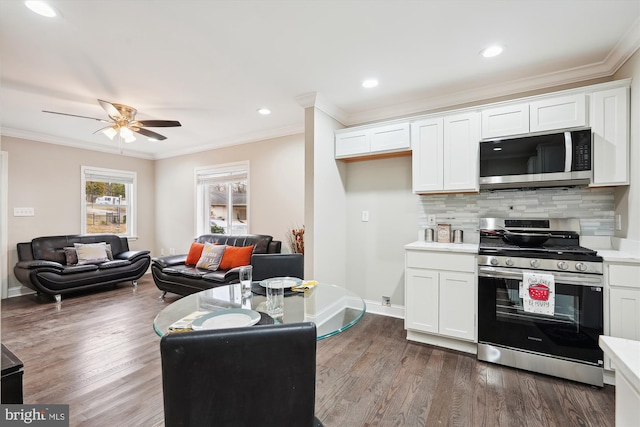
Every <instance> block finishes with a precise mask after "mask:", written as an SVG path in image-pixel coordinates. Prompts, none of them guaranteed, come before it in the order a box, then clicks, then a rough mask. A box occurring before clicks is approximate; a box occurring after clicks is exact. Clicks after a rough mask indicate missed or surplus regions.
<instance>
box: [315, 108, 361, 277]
mask: <svg viewBox="0 0 640 427" xmlns="http://www.w3.org/2000/svg"><path fill="white" fill-rule="evenodd" d="M342 127H344V126H343V125H342V124H340V123H339V122H338V121H336V120H335V119H333V118H332V117H330V116H329V115H327V114H326V113H324V112H323V111H322V110H320V109H318V108H315V107H312V108H307V109H306V111H305V133H306V134H307V140H306V143H305V144H306V147H305V148H306V162H307V164H308V165H310V167H309V170H307V171H306V177H305V180H306V188H307V190H309V189H311V191H312V193H311V194H309V193H307V194H305V196H306V197H307V201H306V207H305V209H306V212H305V221H307V224H305V226H306V227H307V228H308V229H309V240H308V241H307V242H308V246H309V247H310V249H309V251H308V252H307V251H305V258H307V256H309V255H310V256H311V257H312V260H310V261H306V263H305V269H306V270H305V276H306V278H313V279H315V280H318V281H321V282H323V283H331V284H334V285H338V286H344V287H347V288H350V287H351V284H350V283H348V281H347V278H346V271H347V247H346V239H347V230H346V212H347V208H346V194H345V179H346V177H345V165H344V164H342V162H336V160H335V154H334V143H333V141H334V131H335V130H336V129H340V128H342ZM310 135H312V137H311V136H310ZM310 198H311V199H310ZM305 234H306V232H305Z"/></svg>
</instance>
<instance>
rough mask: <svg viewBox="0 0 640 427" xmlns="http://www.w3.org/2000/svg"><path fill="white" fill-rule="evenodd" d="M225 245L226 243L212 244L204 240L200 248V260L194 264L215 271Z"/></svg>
mask: <svg viewBox="0 0 640 427" xmlns="http://www.w3.org/2000/svg"><path fill="white" fill-rule="evenodd" d="M226 247H227V246H226V245H213V244H211V243H209V242H206V243H205V244H204V248H202V255H201V256H200V260H199V261H198V263H197V264H196V267H197V268H204V269H207V270H212V271H216V270H217V269H218V267H219V266H220V261H222V254H224V250H225V249H226Z"/></svg>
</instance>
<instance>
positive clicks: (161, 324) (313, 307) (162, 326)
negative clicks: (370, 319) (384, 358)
mask: <svg viewBox="0 0 640 427" xmlns="http://www.w3.org/2000/svg"><path fill="white" fill-rule="evenodd" d="M256 283H257V282H254V285H253V286H254V287H255V286H256ZM258 286H259V285H258ZM266 301H267V298H266V296H264V295H260V294H257V293H254V292H252V293H251V296H249V297H243V296H242V291H241V289H240V284H236V285H225V286H219V287H217V288H212V289H207V290H204V291H201V292H197V293H194V294H191V295H187V296H185V297H182V298H180V299H179V300H177V301H175V302H172V303H171V304H170V305H168V306H167V307H165V308H164V309H162V311H161V312H160V313H158V315H157V316H156V318H155V319H154V321H153V328H154V329H155V331H156V333H157V334H158V335H160V336H163V335H164V334H166V333H167V331H168V330H169V326H171V325H172V324H173V323H175V322H176V321H178V320H180V319H182V318H183V317H185V316H187V315H189V314H191V313H193V312H195V311H210V312H214V311H220V310H226V309H230V308H246V309H251V310H255V311H257V312H262V313H267V310H266ZM365 310H366V305H365V303H364V301H363V299H362V298H360V297H359V296H358V295H357V294H355V293H354V292H351V291H350V290H348V289H345V288H342V287H340V286H335V285H329V284H324V283H318V284H317V285H316V286H314V287H313V288H311V289H309V290H307V291H305V292H287V293H285V298H284V315H283V316H282V318H281V319H276V320H275V323H299V322H313V323H315V324H316V330H317V334H318V340H321V339H323V338H327V337H330V336H332V335H335V334H338V333H340V332H342V331H344V330H346V329H348V328H350V327H351V326H353V325H355V324H356V323H358V321H359V320H360V319H361V318H362V316H363V315H364V313H365Z"/></svg>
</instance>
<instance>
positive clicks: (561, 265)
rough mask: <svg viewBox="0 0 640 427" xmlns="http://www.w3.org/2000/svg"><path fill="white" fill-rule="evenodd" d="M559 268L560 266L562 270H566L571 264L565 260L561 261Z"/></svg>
mask: <svg viewBox="0 0 640 427" xmlns="http://www.w3.org/2000/svg"><path fill="white" fill-rule="evenodd" d="M558 268H559V269H560V270H566V269H567V268H569V264H567V263H566V262H564V261H560V262H559V263H558Z"/></svg>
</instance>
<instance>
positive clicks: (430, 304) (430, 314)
mask: <svg viewBox="0 0 640 427" xmlns="http://www.w3.org/2000/svg"><path fill="white" fill-rule="evenodd" d="M405 280H406V284H405V328H406V329H413V330H416V331H423V332H432V333H438V272H437V271H433V270H426V269H422V268H407V269H406V279H405Z"/></svg>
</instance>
